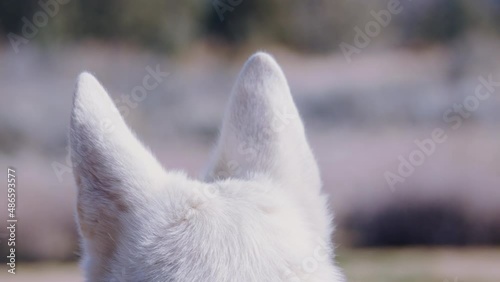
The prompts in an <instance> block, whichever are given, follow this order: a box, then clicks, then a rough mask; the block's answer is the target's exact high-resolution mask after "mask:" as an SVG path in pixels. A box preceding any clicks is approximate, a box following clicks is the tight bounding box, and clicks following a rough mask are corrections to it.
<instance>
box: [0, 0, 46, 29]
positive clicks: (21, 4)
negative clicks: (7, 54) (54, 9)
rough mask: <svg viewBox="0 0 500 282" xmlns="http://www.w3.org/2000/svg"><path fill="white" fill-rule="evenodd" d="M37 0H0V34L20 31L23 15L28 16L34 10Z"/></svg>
mask: <svg viewBox="0 0 500 282" xmlns="http://www.w3.org/2000/svg"><path fill="white" fill-rule="evenodd" d="M37 3H38V1H37V0H25V1H17V0H2V1H0V34H1V33H4V34H8V33H9V32H14V33H20V31H21V27H22V26H23V21H22V18H23V17H27V18H28V19H30V17H31V16H32V15H33V13H34V12H35V11H36V8H37Z"/></svg>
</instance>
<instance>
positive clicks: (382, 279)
mask: <svg viewBox="0 0 500 282" xmlns="http://www.w3.org/2000/svg"><path fill="white" fill-rule="evenodd" d="M338 259H339V264H340V265H341V267H342V268H343V269H344V271H345V274H346V276H347V280H348V281H349V282H424V281H425V282H498V281H499V278H500V268H499V267H498V266H499V265H500V249H340V250H339V254H338ZM18 267H19V268H18V274H16V275H15V277H14V276H12V275H10V274H6V271H5V267H3V266H2V269H1V272H0V280H1V281H12V282H32V281H37V282H52V281H64V282H82V281H83V279H82V276H81V272H80V270H79V269H78V266H77V265H76V264H71V263H66V264H55V263H32V264H29V263H21V264H20V265H19V266H18ZM6 279H8V280H6Z"/></svg>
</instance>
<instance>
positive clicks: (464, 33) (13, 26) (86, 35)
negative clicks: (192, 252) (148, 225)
mask: <svg viewBox="0 0 500 282" xmlns="http://www.w3.org/2000/svg"><path fill="white" fill-rule="evenodd" d="M258 50H265V51H267V52H270V53H272V54H273V55H274V56H275V58H276V59H277V61H278V62H279V63H280V64H281V66H282V68H283V70H284V72H285V74H286V76H287V78H288V80H289V84H290V87H291V90H292V93H293V95H294V99H295V101H296V103H297V106H298V108H299V111H300V112H301V115H302V117H303V119H304V122H305V124H306V128H307V132H308V137H309V140H310V143H311V146H312V148H313V150H314V152H315V155H316V157H317V159H318V162H319V166H320V168H321V170H322V176H323V180H324V188H325V190H326V192H327V193H328V194H329V195H330V199H331V208H332V210H333V211H334V213H335V217H336V225H337V232H336V234H335V244H336V245H337V246H338V254H339V257H338V259H339V263H340V265H341V266H342V267H343V268H344V269H345V271H346V274H347V277H348V279H349V281H359V282H362V281H370V282H378V281H380V282H392V281H408V282H410V281H418V282H422V281H430V282H434V281H436V282H437V281H440V282H445V281H450V282H458V281H464V282H465V281H473V282H486V281H488V282H498V281H500V268H499V267H498V266H500V248H499V246H500V245H499V244H500V56H499V51H500V1H499V0H477V1H465V0H463V1H460V0H455V1H453V0H419V1H409V0H401V1H396V0H390V1H389V0H374V1H362V0H339V1H327V0H310V1H298V0H291V1H284V0H267V1H264V0H253V1H246V0H239V1H236V0H234V1H229V0H213V1H212V0H210V1H207V0H197V1H193V0H185V1H167V0H162V1H160V0H151V1H147V2H146V1H141V2H140V1H132V0H122V1H117V0H87V1H78V0H41V1H39V0H36V1H35V0H25V1H17V0H2V1H1V2H0V98H1V100H0V165H1V166H2V169H5V170H6V167H7V166H13V167H15V168H16V169H17V177H18V192H17V193H18V196H17V197H18V210H17V212H18V213H17V215H18V219H19V222H18V229H17V240H18V247H17V255H18V269H17V272H18V274H17V275H16V276H15V279H14V278H13V277H12V276H8V275H9V274H7V272H6V264H5V262H6V255H4V254H7V245H6V242H5V239H6V236H7V233H6V232H5V230H6V220H4V219H6V218H7V214H6V210H7V202H6V200H2V201H1V202H0V210H1V215H2V216H1V218H2V220H1V221H0V230H4V231H2V232H0V240H2V242H1V244H0V253H1V254H2V256H1V257H0V261H2V266H1V267H2V271H1V272H0V280H2V281H4V279H6V280H5V281H11V280H12V281H54V280H55V279H59V280H61V281H83V279H82V275H81V272H80V271H79V270H78V267H77V260H78V257H79V251H78V235H77V231H76V226H75V223H74V208H75V191H76V187H75V184H74V181H73V175H72V173H71V164H70V162H69V154H68V147H67V146H68V142H67V130H68V124H69V115H70V110H71V100H72V93H73V90H74V84H75V79H76V77H77V75H78V74H79V73H80V72H81V71H83V70H87V71H90V72H92V73H93V74H94V75H96V77H97V78H98V79H99V80H100V81H101V82H102V83H103V85H104V86H105V87H106V88H107V90H108V91H109V93H110V94H111V95H112V97H113V99H114V100H115V102H116V104H117V105H118V106H119V107H121V108H122V110H123V111H122V114H123V115H124V116H125V118H126V120H127V122H128V123H129V124H130V126H131V127H132V128H133V129H134V130H135V131H136V132H137V135H138V136H140V137H141V139H142V140H143V141H144V143H146V144H147V145H148V146H150V147H151V149H152V151H153V152H154V153H155V154H156V155H157V156H158V158H159V159H160V161H161V162H162V163H163V164H164V165H165V166H166V167H167V168H179V169H180V168H182V169H185V170H187V172H188V174H189V175H191V176H193V177H197V176H198V175H199V172H200V171H201V170H202V168H203V166H204V164H205V161H206V160H207V158H208V156H209V154H210V149H211V147H212V145H213V144H214V143H215V141H216V137H217V134H218V127H219V124H220V122H221V120H222V115H223V109H224V107H225V105H226V103H227V99H228V96H229V93H230V90H231V87H232V84H233V82H234V80H235V78H236V76H237V74H238V71H239V70H240V68H241V66H242V64H243V63H244V61H245V60H246V58H247V57H248V56H249V55H251V54H252V53H253V52H255V51H258ZM151 69H154V70H155V69H159V70H161V71H162V72H167V73H168V74H169V75H168V76H167V77H162V78H161V79H159V81H158V82H159V83H158V86H157V87H155V88H154V89H152V90H147V92H146V95H145V96H144V97H145V98H144V99H141V101H138V100H137V99H135V100H134V99H131V97H132V98H133V97H134V96H132V94H133V91H134V89H136V87H141V86H142V80H143V78H144V76H146V75H147V74H148V71H150V70H151ZM488 81H489V82H488ZM480 85H482V86H480ZM478 88H479V89H481V91H479V92H480V93H482V95H480V94H478V93H479V92H478ZM487 94H489V95H487ZM436 129H440V130H441V131H442V132H443V134H444V135H445V137H446V138H445V140H444V141H443V142H436V141H435V140H434V141H431V140H432V138H433V132H434V131H435V130H436ZM416 140H417V141H416ZM441 141H442V140H441ZM418 144H420V145H418ZM421 144H427V145H425V146H427V147H423V146H422V145H421ZM426 148H427V149H426ZM1 181H2V183H6V174H5V173H4V172H2V173H1ZM3 186H5V187H6V185H3ZM2 193H4V194H3V195H2V196H1V198H2V199H4V197H5V196H6V191H5V192H2ZM291 247H293V246H291ZM4 268H5V269H4ZM7 279H9V280H7Z"/></svg>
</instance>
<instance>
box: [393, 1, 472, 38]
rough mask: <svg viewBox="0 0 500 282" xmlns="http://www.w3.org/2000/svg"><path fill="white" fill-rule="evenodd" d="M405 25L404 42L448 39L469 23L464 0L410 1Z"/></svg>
mask: <svg viewBox="0 0 500 282" xmlns="http://www.w3.org/2000/svg"><path fill="white" fill-rule="evenodd" d="M407 5H408V8H406V9H405V12H404V15H401V17H399V21H400V23H401V24H402V32H403V43H405V44H415V43H430V42H445V43H446V42H449V41H450V40H453V39H455V38H457V37H459V36H460V35H462V34H463V32H464V31H465V29H466V26H467V13H466V10H465V9H464V6H463V5H462V3H461V1H456V0H420V1H413V2H411V3H407Z"/></svg>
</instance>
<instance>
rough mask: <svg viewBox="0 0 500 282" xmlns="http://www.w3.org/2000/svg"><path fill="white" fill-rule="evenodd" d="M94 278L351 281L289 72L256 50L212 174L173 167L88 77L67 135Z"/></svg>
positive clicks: (237, 90) (86, 261)
mask: <svg viewBox="0 0 500 282" xmlns="http://www.w3.org/2000/svg"><path fill="white" fill-rule="evenodd" d="M70 141H71V148H72V158H73V162H74V167H75V169H74V172H75V179H76V182H77V185H78V202H77V206H78V222H79V226H80V233H81V235H82V238H83V242H82V252H83V259H82V263H83V267H84V270H85V273H86V279H87V280H88V281H214V282H215V281H217V282H219V281H238V282H240V281H241V282H243V281H259V282H262V281H273V282H276V281H330V282H337V281H344V279H343V276H342V274H341V272H340V271H339V269H338V268H337V267H336V266H335V264H334V262H333V248H332V245H331V243H330V239H331V234H332V231H333V230H332V229H333V228H332V225H331V216H330V213H329V212H328V210H327V204H326V202H327V201H326V198H325V197H324V196H322V195H321V191H320V190H321V180H320V177H319V171H318V168H317V165H316V161H315V159H314V157H313V155H312V152H311V150H310V148H309V145H308V143H307V140H306V137H305V133H304V127H303V124H302V121H301V119H300V116H299V114H298V111H297V108H296V107H295V104H294V102H293V99H292V96H291V94H290V90H289V88H288V84H287V82H286V79H285V76H284V74H283V72H282V71H281V69H280V67H279V66H278V64H277V63H276V62H275V61H274V59H273V58H272V57H271V56H269V55H267V54H265V53H257V54H255V55H253V56H252V57H251V58H250V59H249V60H248V62H247V63H246V64H245V66H244V68H243V70H242V72H241V73H240V76H239V78H238V81H237V82H236V84H235V87H234V89H233V93H232V96H231V100H230V103H229V106H228V109H227V111H226V115H225V119H224V122H223V126H222V130H221V135H220V138H219V141H218V144H217V147H216V149H215V150H214V154H213V157H212V159H211V162H210V165H209V166H208V169H207V171H206V174H205V175H206V176H205V179H204V180H203V181H197V180H192V179H189V178H187V177H186V176H185V175H184V174H182V173H178V172H167V171H165V170H164V169H163V168H162V166H161V165H160V164H159V163H158V162H157V161H156V160H155V158H154V157H153V156H152V154H151V153H150V152H149V151H148V150H147V149H145V147H144V146H143V145H142V144H141V143H140V142H139V141H138V140H137V139H136V137H135V136H134V135H133V133H132V132H131V131H130V129H129V128H128V127H127V125H126V124H125V122H124V121H123V119H122V117H121V116H120V114H119V113H118V110H117V109H116V107H115V106H114V105H113V103H112V101H111V99H110V98H109V96H108V95H107V93H106V91H105V90H104V89H103V88H102V86H101V85H100V84H99V83H98V82H97V80H96V79H95V78H94V77H93V76H91V75H90V74H88V73H83V74H81V75H80V77H79V80H78V83H77V90H76V94H75V97H74V107H73V113H72V117H71V134H70Z"/></svg>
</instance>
